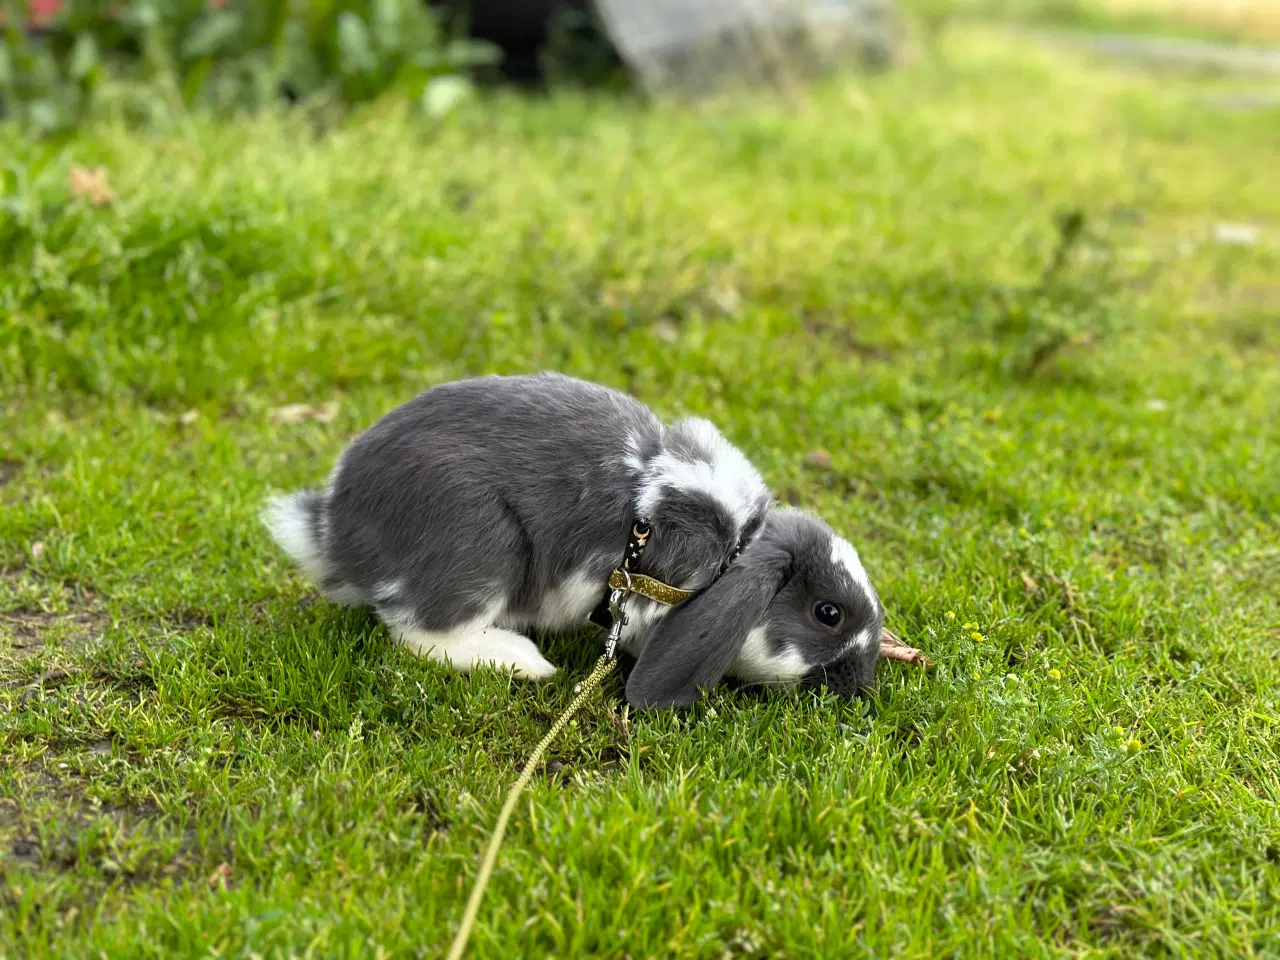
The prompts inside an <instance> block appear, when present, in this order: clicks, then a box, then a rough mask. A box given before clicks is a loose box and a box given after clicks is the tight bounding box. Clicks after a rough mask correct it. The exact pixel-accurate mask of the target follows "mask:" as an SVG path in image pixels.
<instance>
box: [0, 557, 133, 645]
mask: <svg viewBox="0 0 1280 960" xmlns="http://www.w3.org/2000/svg"><path fill="white" fill-rule="evenodd" d="M6 572H7V571H6ZM9 582H10V584H11V585H14V586H16V587H17V588H18V589H16V590H15V592H16V593H17V594H18V598H19V605H18V606H16V607H14V608H13V609H10V610H5V611H3V612H0V656H3V655H4V653H6V652H7V651H24V650H35V649H37V648H40V647H45V646H56V647H58V648H59V649H61V650H67V651H72V652H80V651H83V650H84V649H86V648H87V647H88V646H90V645H91V644H92V643H93V642H94V641H96V640H97V639H99V638H100V637H101V636H102V634H103V632H104V631H105V630H106V629H107V628H108V627H110V626H111V617H110V616H109V615H108V614H107V612H106V610H105V609H104V605H103V604H102V602H101V601H100V600H99V599H98V597H96V596H95V595H94V594H93V593H91V592H89V591H87V590H82V589H73V588H71V587H68V586H66V585H64V584H57V585H55V586H54V587H53V588H52V590H50V589H49V586H48V585H47V584H43V583H41V584H36V585H32V584H30V583H26V584H23V583H21V581H19V579H18V577H17V576H14V577H13V578H12V579H10V581H9ZM24 588H25V589H24Z"/></svg>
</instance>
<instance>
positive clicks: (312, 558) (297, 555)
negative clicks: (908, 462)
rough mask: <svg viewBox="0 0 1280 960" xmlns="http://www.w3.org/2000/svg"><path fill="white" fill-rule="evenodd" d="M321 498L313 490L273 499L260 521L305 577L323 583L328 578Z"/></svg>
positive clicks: (322, 501) (322, 500)
mask: <svg viewBox="0 0 1280 960" xmlns="http://www.w3.org/2000/svg"><path fill="white" fill-rule="evenodd" d="M323 509H324V499H323V498H322V497H321V495H320V494H319V493H317V492H316V491H315V490H303V491H302V492H300V493H288V494H283V495H281V496H276V497H272V498H271V499H270V500H269V501H268V502H267V505H266V508H265V509H264V510H263V511H262V521H263V523H265V524H266V525H267V529H268V530H269V531H271V536H272V539H274V540H275V542H276V543H278V544H279V545H280V547H281V549H282V550H284V552H285V553H287V554H289V556H291V557H293V559H294V561H295V562H296V563H297V564H298V566H300V567H301V568H302V569H303V571H304V572H305V573H306V575H307V576H308V577H310V578H311V579H312V580H314V581H315V582H316V583H317V584H323V583H324V582H325V580H326V579H328V576H329V563H328V561H327V560H326V559H325V555H324V547H323V544H322V542H321V530H320V523H321V511H322V510H323Z"/></svg>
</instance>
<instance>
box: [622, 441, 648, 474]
mask: <svg viewBox="0 0 1280 960" xmlns="http://www.w3.org/2000/svg"><path fill="white" fill-rule="evenodd" d="M624 446H625V447H626V450H627V452H626V454H625V455H624V456H623V458H622V464H623V466H625V467H627V468H629V469H631V470H634V471H635V472H636V473H643V472H644V457H643V456H641V453H640V451H641V450H642V449H643V448H642V446H641V437H640V434H638V433H630V434H628V435H627V439H626V441H625V442H624Z"/></svg>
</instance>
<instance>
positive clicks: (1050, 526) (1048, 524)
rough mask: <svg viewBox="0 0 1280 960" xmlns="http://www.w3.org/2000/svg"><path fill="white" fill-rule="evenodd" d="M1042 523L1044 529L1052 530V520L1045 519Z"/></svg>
mask: <svg viewBox="0 0 1280 960" xmlns="http://www.w3.org/2000/svg"><path fill="white" fill-rule="evenodd" d="M1044 525H1045V529H1047V530H1052V529H1053V521H1052V520H1045V522H1044Z"/></svg>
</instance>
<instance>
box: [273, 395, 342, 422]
mask: <svg viewBox="0 0 1280 960" xmlns="http://www.w3.org/2000/svg"><path fill="white" fill-rule="evenodd" d="M337 415H338V404H337V402H336V401H333V400H330V401H329V402H328V403H320V404H310V403H286V404H285V405H284V406H283V407H276V408H275V409H274V410H272V411H271V413H270V417H271V419H272V420H274V421H275V422H276V423H302V421H304V420H314V421H316V423H328V422H329V421H330V420H332V419H333V418H334V417H336V416H337Z"/></svg>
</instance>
